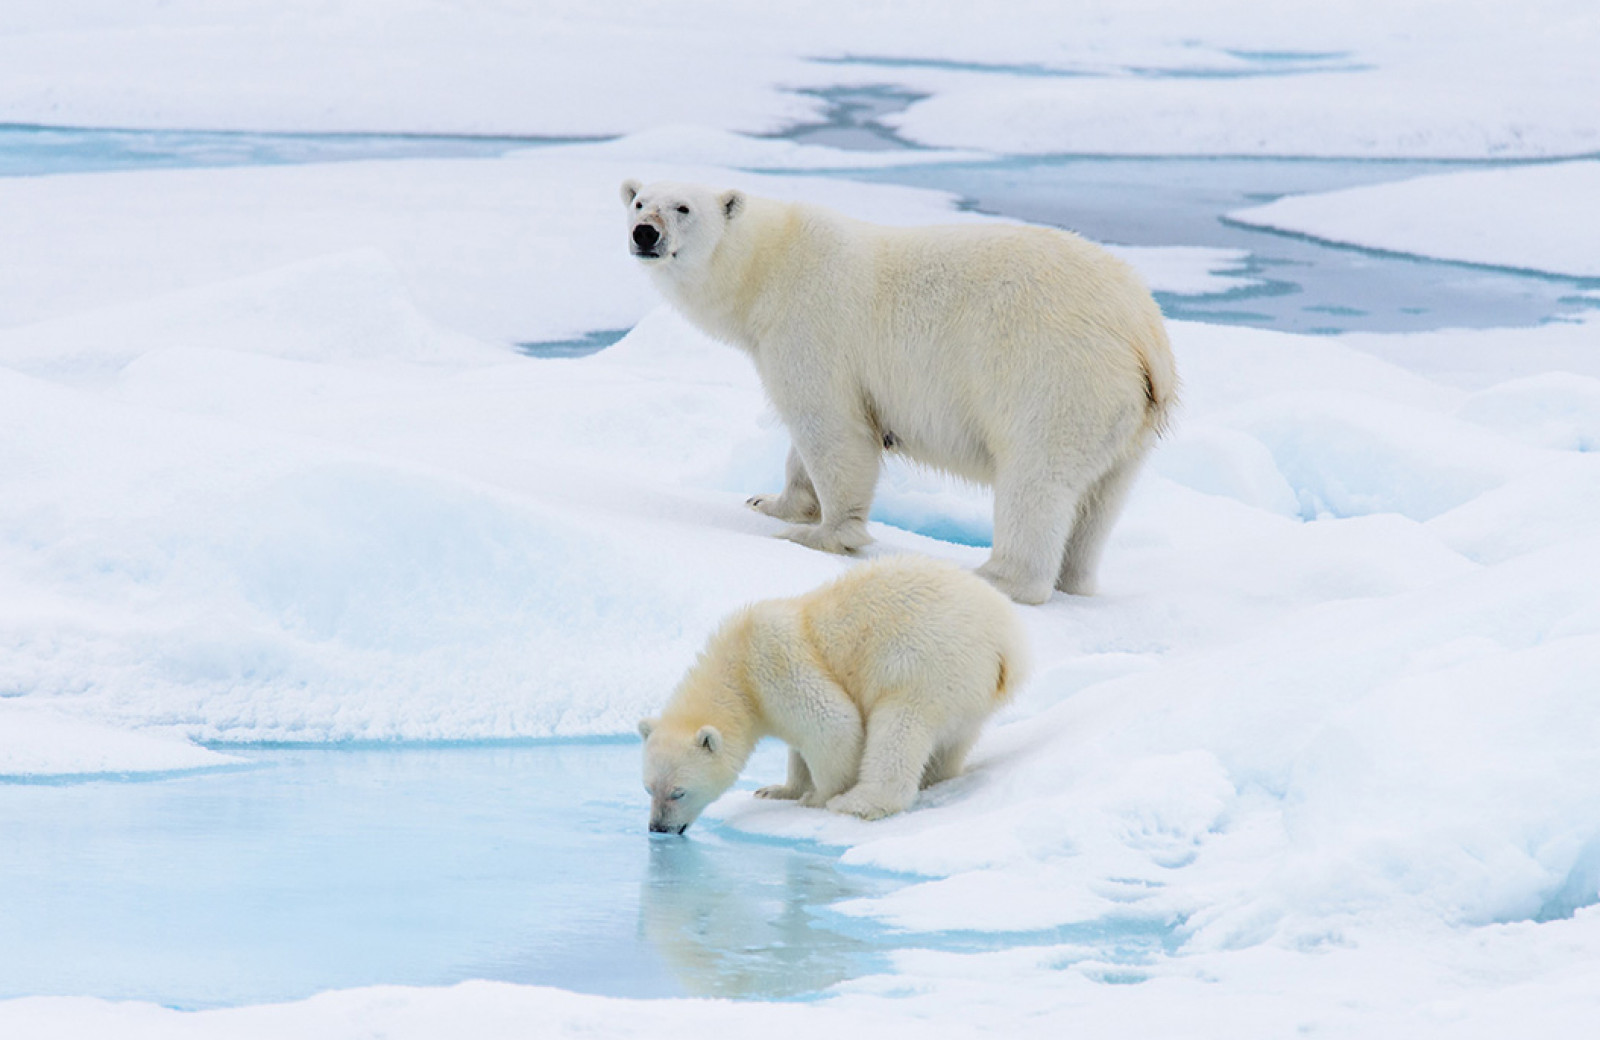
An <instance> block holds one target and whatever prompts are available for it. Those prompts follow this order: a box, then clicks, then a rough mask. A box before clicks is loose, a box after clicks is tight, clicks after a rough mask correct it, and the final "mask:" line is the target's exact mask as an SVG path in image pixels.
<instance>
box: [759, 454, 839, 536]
mask: <svg viewBox="0 0 1600 1040" xmlns="http://www.w3.org/2000/svg"><path fill="white" fill-rule="evenodd" d="M745 505H747V506H749V507H750V508H751V509H754V510H755V511H756V512H758V513H765V514H767V515H768V516H772V517H777V518H778V519H779V520H787V521H789V522H790V523H793V524H814V523H816V522H817V521H818V520H820V519H822V506H821V504H820V503H818V501H817V489H816V488H815V487H813V486H812V484H811V475H810V474H809V473H807V472H806V464H805V461H804V460H803V459H801V458H800V453H799V452H798V451H796V450H795V449H794V448H793V447H790V448H789V461H788V462H787V463H786V464H785V465H784V485H783V494H781V495H751V496H750V498H749V499H747V500H746V501H745Z"/></svg>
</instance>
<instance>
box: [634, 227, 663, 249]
mask: <svg viewBox="0 0 1600 1040" xmlns="http://www.w3.org/2000/svg"><path fill="white" fill-rule="evenodd" d="M659 241H661V232H659V231H657V230H656V229H655V228H653V227H651V226H650V225H649V224H635V225H634V226H633V244H634V245H636V246H638V247H639V248H640V249H654V248H655V247H656V243H657V242H659Z"/></svg>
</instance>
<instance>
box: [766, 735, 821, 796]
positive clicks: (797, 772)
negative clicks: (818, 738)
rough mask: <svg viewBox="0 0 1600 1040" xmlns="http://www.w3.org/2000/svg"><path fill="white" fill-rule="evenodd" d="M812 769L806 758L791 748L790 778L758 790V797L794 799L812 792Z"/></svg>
mask: <svg viewBox="0 0 1600 1040" xmlns="http://www.w3.org/2000/svg"><path fill="white" fill-rule="evenodd" d="M811 788H812V784H811V770H810V769H809V768H808V767H807V766H806V760H805V757H804V756H803V755H801V754H800V752H798V751H796V750H795V749H794V748H790V749H789V778H788V780H786V781H785V782H784V783H781V784H772V785H770V786H767V787H762V788H760V789H758V790H757V791H756V797H757V798H779V799H784V800H786V801H793V800H794V799H796V798H804V797H805V796H806V795H808V794H810V793H811Z"/></svg>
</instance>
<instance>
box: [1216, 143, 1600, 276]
mask: <svg viewBox="0 0 1600 1040" xmlns="http://www.w3.org/2000/svg"><path fill="white" fill-rule="evenodd" d="M1597 196H1600V162H1594V161H1588V162H1565V163H1551V164H1547V165H1537V166H1514V167H1508V168H1503V169H1493V170H1473V171H1470V172H1462V173H1447V174H1438V175H1435V176H1431V177H1416V178H1412V179H1410V180H1402V181H1396V182H1393V183H1389V184H1374V185H1369V186H1366V187H1361V188H1347V189H1344V190H1342V191H1332V192H1325V193H1323V194H1318V195H1291V196H1289V197H1286V198H1282V199H1278V200H1277V201H1275V202H1271V203H1268V204H1267V205H1265V206H1257V207H1253V208H1251V209H1245V210H1239V211H1237V212H1235V213H1232V214H1230V217H1231V219H1233V220H1237V221H1240V222H1242V223H1245V224H1254V225H1257V226H1260V227H1268V228H1274V229H1277V230H1281V231H1292V232H1295V233H1297V234H1303V235H1314V236H1316V237H1318V238H1322V239H1328V240H1330V241H1334V242H1344V243H1350V244H1354V245H1360V246H1365V247H1368V248H1374V249H1387V250H1392V251H1395V252H1401V253H1413V254H1418V255H1421V256H1430V257H1437V258H1440V259H1444V260H1460V261H1465V262H1467V263H1476V264H1488V265H1492V266H1496V267H1517V268H1523V269H1526V270H1531V271H1543V272H1546V273H1549V274H1557V275H1567V276H1571V277H1576V278H1597V277H1600V251H1597V250H1596V249H1595V248H1594V243H1595V241H1596V240H1600V214H1597V213H1596V211H1595V209H1594V207H1592V206H1581V205H1580V206H1574V205H1572V201H1573V200H1575V199H1585V198H1595V197H1597Z"/></svg>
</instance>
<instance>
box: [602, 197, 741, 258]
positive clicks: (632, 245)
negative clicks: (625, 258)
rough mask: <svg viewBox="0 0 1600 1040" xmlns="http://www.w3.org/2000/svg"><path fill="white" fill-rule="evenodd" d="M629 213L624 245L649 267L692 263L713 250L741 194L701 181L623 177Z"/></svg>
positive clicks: (735, 212)
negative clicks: (645, 181) (643, 180)
mask: <svg viewBox="0 0 1600 1040" xmlns="http://www.w3.org/2000/svg"><path fill="white" fill-rule="evenodd" d="M622 204H623V205H624V206H625V207H627V212H628V248H629V249H630V250H631V251H632V253H633V255H634V256H635V257H637V258H638V259H639V260H640V262H642V263H644V264H647V265H649V266H651V267H655V268H660V267H663V266H671V267H693V266H698V265H699V264H702V263H704V262H705V261H707V260H709V259H710V258H711V254H712V253H714V252H715V251H716V248H717V243H718V242H720V241H721V240H722V234H723V232H724V231H726V230H727V227H728V223H729V222H730V221H732V220H733V219H734V218H735V217H736V216H738V213H739V210H740V209H741V208H743V206H744V204H745V197H744V195H742V194H741V193H739V192H737V191H718V190H717V189H716V188H708V187H705V186H704V185H700V184H677V183H674V182H671V181H660V182H658V183H655V184H650V185H642V184H640V183H639V182H638V181H634V180H628V181H623V182H622Z"/></svg>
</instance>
